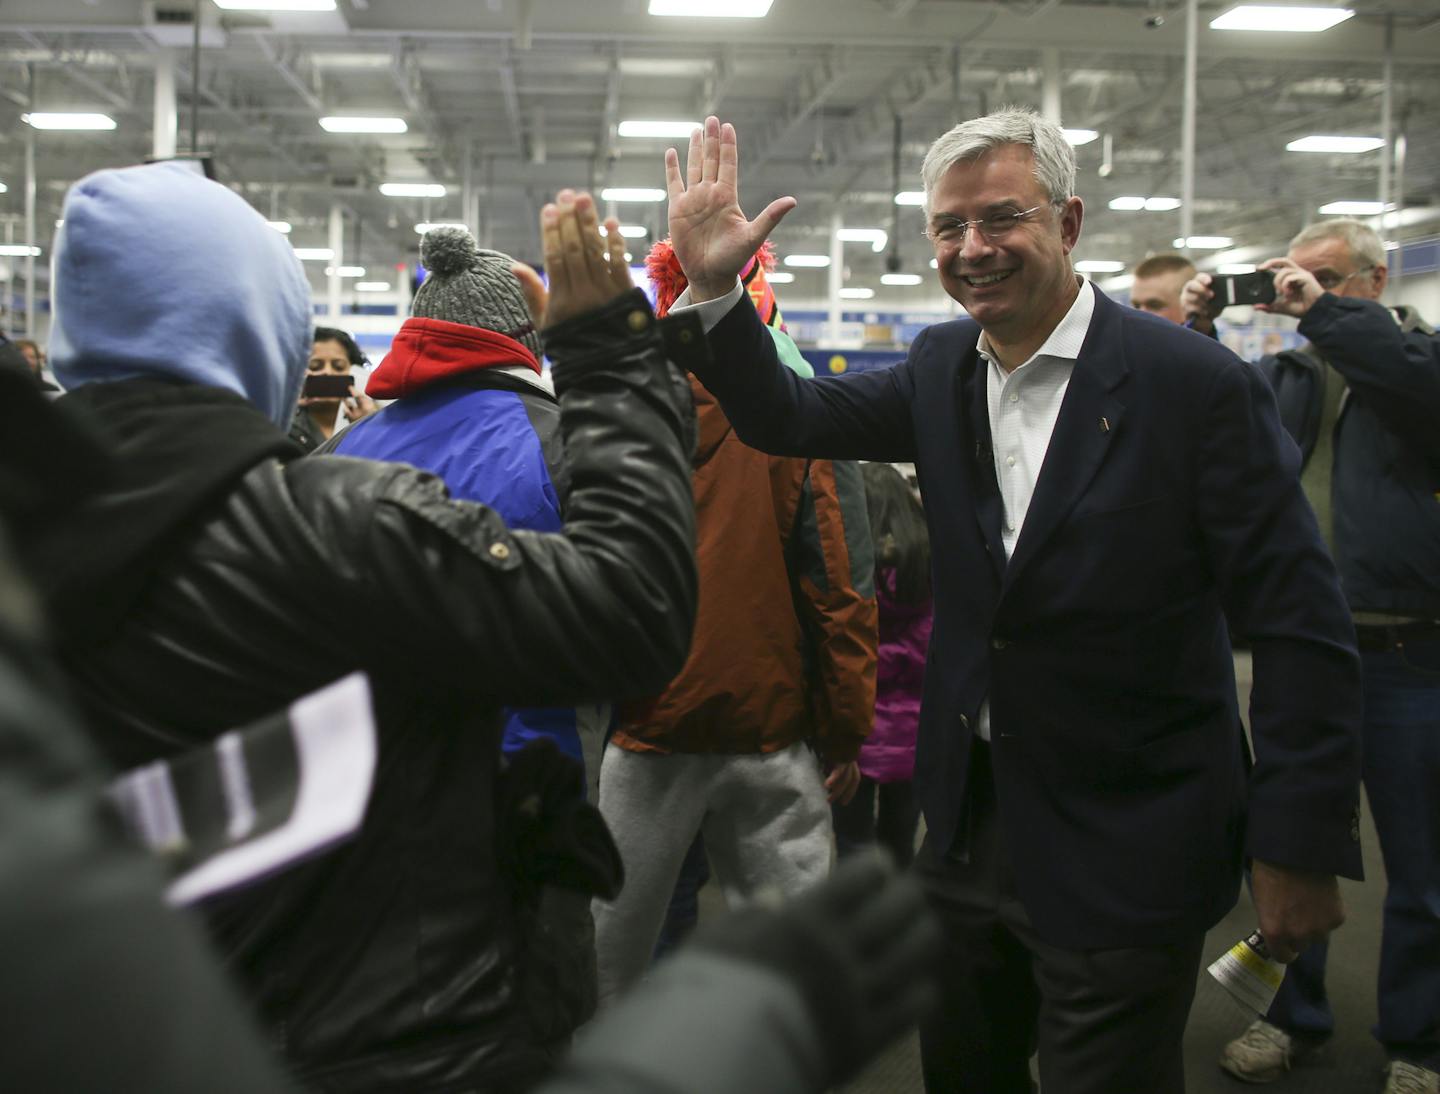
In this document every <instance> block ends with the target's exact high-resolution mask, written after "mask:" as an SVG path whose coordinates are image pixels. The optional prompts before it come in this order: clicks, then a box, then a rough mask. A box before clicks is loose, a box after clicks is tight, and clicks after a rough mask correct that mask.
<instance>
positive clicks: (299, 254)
mask: <svg viewBox="0 0 1440 1094" xmlns="http://www.w3.org/2000/svg"><path fill="white" fill-rule="evenodd" d="M295 257H296V258H298V259H299V260H300V261H301V262H329V261H330V260H331V259H332V258H334V257H335V252H334V251H332V250H331V249H330V248H329V247H296V248H295Z"/></svg>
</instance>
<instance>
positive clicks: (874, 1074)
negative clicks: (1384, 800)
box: [701, 655, 1385, 1094]
mask: <svg viewBox="0 0 1440 1094" xmlns="http://www.w3.org/2000/svg"><path fill="white" fill-rule="evenodd" d="M1236 675H1237V677H1238V679H1239V683H1240V690H1241V695H1242V706H1241V709H1242V710H1243V709H1246V707H1248V700H1249V685H1250V679H1249V676H1250V665H1249V660H1248V657H1246V656H1245V655H1240V656H1237V658H1236ZM1360 838H1361V843H1362V845H1363V848H1364V854H1365V870H1366V873H1367V874H1368V877H1369V880H1368V881H1366V882H1364V883H1355V882H1347V881H1343V880H1342V882H1341V887H1342V890H1343V893H1344V897H1345V906H1346V911H1347V921H1346V924H1345V926H1344V927H1343V928H1342V929H1341V930H1340V931H1339V932H1337V933H1336V935H1335V936H1334V938H1333V940H1332V942H1331V946H1330V968H1329V978H1328V984H1329V989H1330V998H1331V1002H1332V1004H1333V1006H1334V1009H1335V1018H1336V1033H1335V1037H1334V1038H1333V1039H1332V1040H1331V1042H1330V1043H1329V1044H1328V1045H1327V1046H1326V1047H1325V1049H1324V1050H1323V1051H1322V1053H1321V1054H1320V1055H1319V1056H1318V1057H1316V1058H1315V1059H1313V1060H1311V1061H1308V1062H1306V1063H1305V1064H1303V1065H1302V1066H1301V1067H1299V1068H1297V1069H1296V1070H1295V1071H1293V1072H1292V1073H1291V1074H1290V1075H1289V1076H1287V1077H1286V1078H1285V1079H1284V1080H1283V1081H1282V1082H1280V1083H1279V1084H1277V1085H1274V1086H1272V1087H1270V1088H1269V1089H1273V1090H1278V1091H1284V1092H1285V1094H1321V1092H1323V1094H1376V1092H1378V1091H1379V1090H1380V1089H1381V1087H1382V1086H1383V1078H1382V1074H1381V1071H1382V1068H1383V1067H1384V1064H1385V1057H1384V1054H1383V1053H1382V1052H1381V1050H1380V1047H1379V1046H1378V1045H1377V1044H1376V1043H1375V1041H1374V1040H1373V1039H1372V1038H1371V1037H1370V1033H1369V1030H1370V1027H1371V1026H1372V1025H1373V1024H1374V1022H1375V1017H1376V1013H1375V973H1376V969H1377V968H1378V966H1379V947H1380V905H1381V900H1382V899H1383V895H1384V891H1385V880H1384V867H1383V865H1382V864H1381V861H1380V847H1379V844H1378V842H1377V840H1376V837H1375V828H1374V825H1373V824H1372V823H1371V822H1370V819H1369V817H1368V815H1366V816H1365V818H1364V820H1363V821H1362V824H1361V834H1360ZM715 890H716V887H715V886H713V885H710V886H707V887H706V890H705V891H704V892H703V893H702V894H701V896H702V911H701V918H702V919H703V918H704V917H705V916H707V915H715V914H718V913H719V912H720V911H721V910H722V909H723V903H722V901H721V898H720V897H719V894H718V892H716V891H715ZM1254 926H1255V916H1254V911H1253V909H1252V907H1251V905H1250V899H1249V896H1248V894H1242V896H1241V898H1240V902H1239V903H1238V904H1237V905H1236V907H1235V908H1234V910H1233V911H1231V913H1230V914H1229V915H1228V916H1226V917H1225V919H1224V920H1223V921H1221V922H1220V923H1219V924H1217V925H1216V927H1215V929H1214V930H1213V931H1211V932H1210V935H1209V939H1208V943H1207V947H1206V952H1207V955H1208V957H1209V958H1212V959H1213V958H1214V957H1218V956H1219V955H1220V954H1221V953H1223V952H1224V951H1225V950H1226V949H1228V948H1229V947H1230V946H1232V945H1233V944H1234V943H1235V942H1236V941H1238V940H1239V939H1240V938H1242V937H1244V936H1245V935H1247V934H1249V933H1250V931H1251V930H1253V929H1254ZM1249 1021H1250V1016H1249V1015H1247V1014H1246V1013H1245V1012H1244V1011H1242V1010H1241V1009H1240V1007H1239V1006H1238V1005H1237V1004H1235V1003H1233V1002H1232V1001H1231V1000H1230V998H1229V996H1228V995H1227V994H1226V993H1225V992H1224V990H1223V989H1221V988H1220V987H1219V986H1218V985H1217V984H1215V983H1214V982H1213V981H1212V980H1211V979H1210V977H1209V975H1208V974H1206V973H1205V972H1204V971H1203V970H1202V971H1201V973H1200V977H1199V983H1198V984H1197V986H1196V992H1195V1005H1194V1008H1193V1009H1192V1011H1191V1015H1190V1025H1189V1028H1188V1030H1187V1031H1186V1035H1185V1057H1186V1086H1187V1090H1188V1092H1189V1094H1242V1092H1244V1091H1247V1090H1254V1089H1256V1088H1255V1087H1252V1086H1249V1085H1247V1084H1245V1083H1241V1082H1238V1081H1236V1080H1234V1079H1232V1078H1230V1077H1229V1076H1228V1075H1226V1074H1225V1073H1223V1072H1222V1071H1221V1070H1220V1069H1219V1067H1217V1066H1216V1063H1215V1061H1216V1058H1217V1057H1218V1055H1219V1053H1220V1049H1221V1047H1222V1046H1223V1045H1224V1044H1225V1042H1226V1041H1228V1040H1229V1039H1230V1038H1231V1037H1234V1036H1236V1035H1237V1034H1239V1033H1240V1032H1242V1031H1243V1030H1244V1029H1245V1026H1246V1025H1247V1024H1248V1023H1249ZM922 1089H923V1087H922V1083H921V1079H920V1059H919V1044H918V1042H917V1040H916V1038H915V1037H914V1036H911V1037H908V1038H906V1039H904V1040H902V1041H900V1042H899V1043H897V1044H896V1045H895V1046H894V1047H893V1048H892V1049H890V1050H889V1051H888V1052H886V1053H885V1054H884V1055H883V1056H881V1057H880V1059H878V1060H877V1061H876V1062H875V1063H874V1064H873V1065H872V1066H871V1067H870V1068H869V1069H868V1070H867V1071H866V1072H865V1073H864V1074H863V1075H862V1076H860V1078H858V1079H857V1080H856V1081H855V1082H853V1083H851V1084H849V1085H847V1086H846V1087H845V1094H900V1092H912V1091H917V1092H918V1091H921V1090H922ZM1116 1094H1140V1092H1129V1091H1126V1092H1118V1091H1117V1092H1116Z"/></svg>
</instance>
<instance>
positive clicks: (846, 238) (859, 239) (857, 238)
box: [835, 228, 890, 254]
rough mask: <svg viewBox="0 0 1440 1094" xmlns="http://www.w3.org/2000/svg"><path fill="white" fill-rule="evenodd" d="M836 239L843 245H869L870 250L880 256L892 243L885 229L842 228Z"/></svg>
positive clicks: (838, 231)
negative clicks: (886, 245)
mask: <svg viewBox="0 0 1440 1094" xmlns="http://www.w3.org/2000/svg"><path fill="white" fill-rule="evenodd" d="M835 238H836V239H838V240H839V241H840V242H841V243H868V244H870V249H871V250H873V251H874V252H875V253H876V254H879V253H880V252H881V251H883V250H884V249H885V244H887V243H889V242H890V233H889V232H887V231H885V229H884V228H840V229H839V230H837V231H836V233H835Z"/></svg>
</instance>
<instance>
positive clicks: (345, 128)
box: [320, 114, 410, 133]
mask: <svg viewBox="0 0 1440 1094" xmlns="http://www.w3.org/2000/svg"><path fill="white" fill-rule="evenodd" d="M320 128H321V129H323V130H325V132H327V133H405V132H407V131H408V130H409V129H410V127H409V126H408V125H407V124H406V123H405V119H404V118H396V117H392V116H388V115H387V116H378V115H377V116H371V117H360V116H355V117H346V116H343V115H338V114H332V115H330V116H329V117H325V118H321V119H320Z"/></svg>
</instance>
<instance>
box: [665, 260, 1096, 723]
mask: <svg viewBox="0 0 1440 1094" xmlns="http://www.w3.org/2000/svg"><path fill="white" fill-rule="evenodd" d="M1079 281H1080V291H1079V292H1078V293H1076V294H1075V301H1074V303H1072V304H1071V305H1070V310H1069V311H1067V312H1066V313H1065V317H1064V318H1063V319H1061V320H1060V322H1059V324H1058V325H1057V326H1056V327H1055V329H1054V330H1053V331H1051V332H1050V337H1049V338H1047V339H1045V342H1044V343H1043V344H1042V345H1041V346H1040V348H1039V349H1037V350H1036V351H1035V353H1034V354H1033V355H1032V356H1031V357H1030V359H1029V360H1028V361H1026V362H1025V363H1024V364H1022V365H1019V366H1018V367H1017V368H1016V369H1015V370H1014V371H1013V372H1009V373H1007V372H1006V371H1005V369H1004V368H1003V367H1002V366H1001V364H1000V361H999V359H998V358H997V357H996V356H995V354H994V351H993V350H992V348H991V345H990V339H989V338H987V337H986V336H985V333H984V332H983V331H982V332H981V334H980V341H979V343H978V345H977V347H976V348H977V349H978V350H979V353H980V356H981V358H982V359H983V360H984V361H985V363H986V370H987V375H986V387H985V391H986V399H987V402H988V405H989V409H990V447H991V451H992V452H993V453H994V454H995V480H996V482H997V483H998V484H999V487H1000V501H1001V504H1002V506H1003V508H1002V514H1001V519H1002V521H1003V526H1002V527H1001V529H1000V538H1001V540H1002V541H1003V542H1004V545H1005V558H1006V561H1009V559H1010V556H1011V555H1013V554H1014V553H1015V544H1016V542H1017V541H1018V540H1019V538H1020V529H1021V528H1022V527H1024V524H1025V514H1026V512H1027V511H1028V510H1029V509H1030V499H1031V498H1033V497H1034V496H1035V483H1036V482H1037V481H1038V480H1039V478H1040V469H1041V467H1043V466H1044V464H1045V453H1046V451H1047V450H1048V449H1049V447H1050V434H1052V433H1053V432H1054V431H1055V422H1056V420H1057V419H1058V418H1059V417H1060V404H1061V403H1063V402H1064V401H1065V392H1066V389H1068V388H1069V386H1070V374H1071V373H1072V372H1073V371H1074V369H1075V362H1076V361H1077V360H1078V359H1079V357H1080V347H1081V346H1083V345H1084V344H1085V335H1086V334H1088V333H1089V331H1090V319H1091V317H1092V316H1093V315H1094V314H1095V289H1094V287H1093V286H1092V285H1091V284H1090V282H1089V281H1088V280H1086V279H1085V278H1083V277H1081V278H1079ZM741 292H742V290H741V285H740V280H739V278H736V280H735V287H734V288H733V289H731V290H730V292H729V293H727V294H726V295H725V296H723V297H720V298H718V299H715V300H707V301H705V302H704V303H702V304H695V305H692V304H691V303H690V290H689V289H686V290H685V291H684V292H683V293H681V294H680V296H679V298H678V299H677V300H676V301H675V303H674V305H673V306H672V307H671V309H670V310H671V311H672V312H676V311H681V310H684V309H685V308H687V307H693V308H695V309H696V310H697V311H698V312H699V317H700V321H701V323H702V325H703V326H704V328H705V330H706V331H709V330H710V329H711V328H712V327H714V326H715V324H717V323H718V322H719V321H720V320H721V319H722V318H724V316H725V314H726V313H727V312H728V311H729V310H730V309H731V308H732V307H734V306H735V303H736V301H738V300H739V299H740V296H741ZM975 731H976V732H977V733H978V734H979V735H980V738H981V739H982V740H986V741H988V740H989V739H990V701H989V700H988V699H987V700H986V701H985V703H984V704H983V705H982V706H981V707H980V717H979V719H978V724H977V725H976V727H975Z"/></svg>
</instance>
